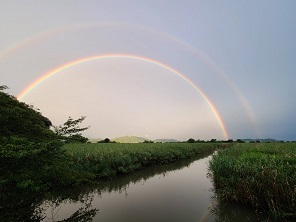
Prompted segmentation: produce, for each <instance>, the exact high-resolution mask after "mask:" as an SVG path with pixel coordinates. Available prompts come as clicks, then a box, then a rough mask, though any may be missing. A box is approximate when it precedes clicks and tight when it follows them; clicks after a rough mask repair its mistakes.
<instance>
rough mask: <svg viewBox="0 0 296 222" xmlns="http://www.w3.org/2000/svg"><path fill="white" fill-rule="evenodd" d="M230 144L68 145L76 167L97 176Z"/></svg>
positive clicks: (133, 168)
mask: <svg viewBox="0 0 296 222" xmlns="http://www.w3.org/2000/svg"><path fill="white" fill-rule="evenodd" d="M225 146H228V145H227V144H218V143H217V144H209V143H207V144H198V143H194V144H190V143H137V144H131V143H130V144H122V143H96V144H66V145H65V146H64V149H65V150H66V152H67V153H68V154H69V155H70V158H71V159H72V162H74V165H75V167H76V170H78V171H80V172H82V171H84V172H88V173H91V174H93V175H95V177H96V178H104V177H108V178H112V177H114V176H116V175H117V174H123V173H128V172H131V171H134V170H137V169H141V168H142V167H145V166H148V165H158V164H165V163H170V162H176V161H179V160H181V159H185V158H189V157H192V156H194V155H197V154H204V153H209V154H210V153H211V152H213V151H214V150H216V149H217V148H223V147H225Z"/></svg>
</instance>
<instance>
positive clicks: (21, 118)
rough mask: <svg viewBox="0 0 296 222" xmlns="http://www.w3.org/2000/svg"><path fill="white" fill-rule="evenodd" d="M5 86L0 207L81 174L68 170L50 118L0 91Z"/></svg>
mask: <svg viewBox="0 0 296 222" xmlns="http://www.w3.org/2000/svg"><path fill="white" fill-rule="evenodd" d="M6 88H7V87H5V86H1V87H0V172H1V174H0V209H1V208H10V207H21V206H23V205H26V204H28V202H30V201H31V200H32V199H35V198H36V197H38V196H39V195H40V194H41V193H43V192H45V191H47V190H49V189H53V188H55V187H59V186H63V185H69V184H72V183H79V182H80V181H81V180H83V179H82V178H83V177H84V176H83V175H82V174H81V173H78V172H76V171H74V170H72V168H71V162H70V159H69V158H68V156H67V155H66V154H65V152H64V151H63V150H62V148H61V147H62V145H63V143H62V142H61V141H60V138H59V137H58V136H57V135H56V134H55V133H54V132H53V131H52V130H50V126H51V122H50V120H49V119H47V118H46V117H44V116H42V114H41V113H40V112H39V111H37V110H35V109H34V108H33V107H32V106H29V105H27V104H25V103H22V102H19V101H18V100H17V99H16V98H15V97H13V96H11V95H9V94H7V93H5V92H3V90H5V89H6ZM8 200H9V201H8ZM8 204H11V206H8Z"/></svg>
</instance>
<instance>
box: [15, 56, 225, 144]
mask: <svg viewBox="0 0 296 222" xmlns="http://www.w3.org/2000/svg"><path fill="white" fill-rule="evenodd" d="M111 58H126V59H133V60H139V61H144V62H148V63H152V64H154V65H157V66H159V67H162V68H164V69H166V70H168V71H170V72H172V73H174V74H176V75H177V76H179V77H180V78H182V79H183V80H184V81H185V82H187V83H188V84H189V85H190V86H191V87H193V88H194V89H195V91H196V92H197V93H198V94H199V95H201V96H202V98H203V99H204V100H205V102H206V103H207V104H208V106H209V107H210V109H211V110H212V112H213V114H214V115H215V117H216V119H217V121H218V123H219V126H220V127H221V130H222V132H223V135H224V137H225V138H226V139H229V135H228V132H227V130H226V127H225V124H224V122H223V120H222V117H221V115H220V114H219V112H218V110H217V108H216V107H215V105H214V104H213V103H212V102H211V100H210V99H209V98H208V97H207V96H206V94H205V93H204V92H203V91H202V90H201V89H200V88H199V87H198V86H197V85H195V84H194V83H193V82H192V81H191V80H190V79H189V78H188V77H186V76H185V75H184V74H182V73H181V72H179V71H177V70H176V69H174V68H172V67H170V66H168V65H166V64H164V63H161V62H159V61H156V60H154V59H151V58H146V57H142V56H136V55H129V54H105V55H99V56H91V57H86V58H82V59H78V60H75V61H72V62H69V63H66V64H63V65H61V66H58V67H56V68H55V69H53V70H51V71H49V72H47V73H45V74H44V75H42V76H41V77H39V78H37V79H36V80H34V81H33V82H32V83H31V84H29V85H28V86H27V87H26V88H25V89H24V90H22V91H21V92H20V93H19V94H18V95H17V99H18V100H22V99H23V98H24V97H25V96H26V95H27V94H28V93H29V92H31V91H32V90H33V89H34V87H36V86H37V85H39V84H40V83H42V82H43V81H45V80H46V79H48V78H50V77H51V76H53V75H55V74H57V73H59V72H60V71H63V70H65V69H67V68H70V67H72V66H75V65H78V64H81V63H84V62H88V61H92V60H99V59H111Z"/></svg>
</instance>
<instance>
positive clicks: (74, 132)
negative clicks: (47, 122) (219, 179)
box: [54, 116, 89, 143]
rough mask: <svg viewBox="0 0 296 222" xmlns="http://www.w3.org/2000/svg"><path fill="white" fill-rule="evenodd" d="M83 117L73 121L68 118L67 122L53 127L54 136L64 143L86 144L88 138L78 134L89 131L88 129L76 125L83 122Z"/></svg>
mask: <svg viewBox="0 0 296 222" xmlns="http://www.w3.org/2000/svg"><path fill="white" fill-rule="evenodd" d="M85 118H86V117H85V116H82V117H80V118H78V119H73V118H72V117H69V118H68V120H67V121H66V122H65V123H64V124H63V125H60V126H54V131H55V134H56V135H57V136H58V137H59V138H60V139H61V140H63V141H65V142H66V143H76V142H79V143H86V142H88V138H86V137H84V136H82V134H81V133H80V132H82V131H85V130H87V129H89V126H88V127H83V128H81V127H80V126H79V125H78V124H80V123H81V122H82V121H83V120H85Z"/></svg>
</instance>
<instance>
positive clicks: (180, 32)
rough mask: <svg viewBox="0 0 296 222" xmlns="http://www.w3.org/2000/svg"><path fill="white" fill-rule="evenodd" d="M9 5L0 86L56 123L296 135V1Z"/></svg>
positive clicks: (100, 130) (182, 133)
mask: <svg viewBox="0 0 296 222" xmlns="http://www.w3.org/2000/svg"><path fill="white" fill-rule="evenodd" d="M0 3H1V8H0V30H1V35H0V77H1V83H0V85H7V86H8V87H9V88H10V89H9V90H8V92H9V93H10V94H13V95H15V96H17V97H18V98H19V99H20V100H21V101H23V102H26V103H28V104H32V105H34V106H35V107H36V108H39V109H40V110H41V112H42V113H43V115H45V116H47V117H49V118H50V119H51V120H52V122H53V124H54V125H60V124H62V123H63V122H65V121H66V119H67V118H68V117H69V116H71V117H73V118H78V117H80V116H86V117H87V118H86V120H85V123H84V124H85V125H90V126H91V128H90V129H89V130H88V132H86V136H89V137H91V138H105V137H109V138H114V137H118V136H125V135H136V136H142V137H147V138H149V139H156V138H175V139H180V140H187V139H188V138H190V137H192V138H195V139H211V138H217V139H226V138H232V139H237V138H259V137H260V138H275V139H284V140H296V112H295V109H296V99H295V95H296V87H295V83H296V41H295V39H296V26H295V25H296V14H295V10H296V1H294V0H283V1H273V0H261V1H255V0H254V1H252V0H251V1H231V0H225V1H220V0H216V1H206V0H204V1H199V0H194V1H193V0H192V1H191V0H188V1H180V0H149V1H144V0H106V1H103V0H96V1H95V0H88V1H82V0H51V1H36V0H34V1H31V0H26V1H23V0H9V1H8V0H0Z"/></svg>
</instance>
